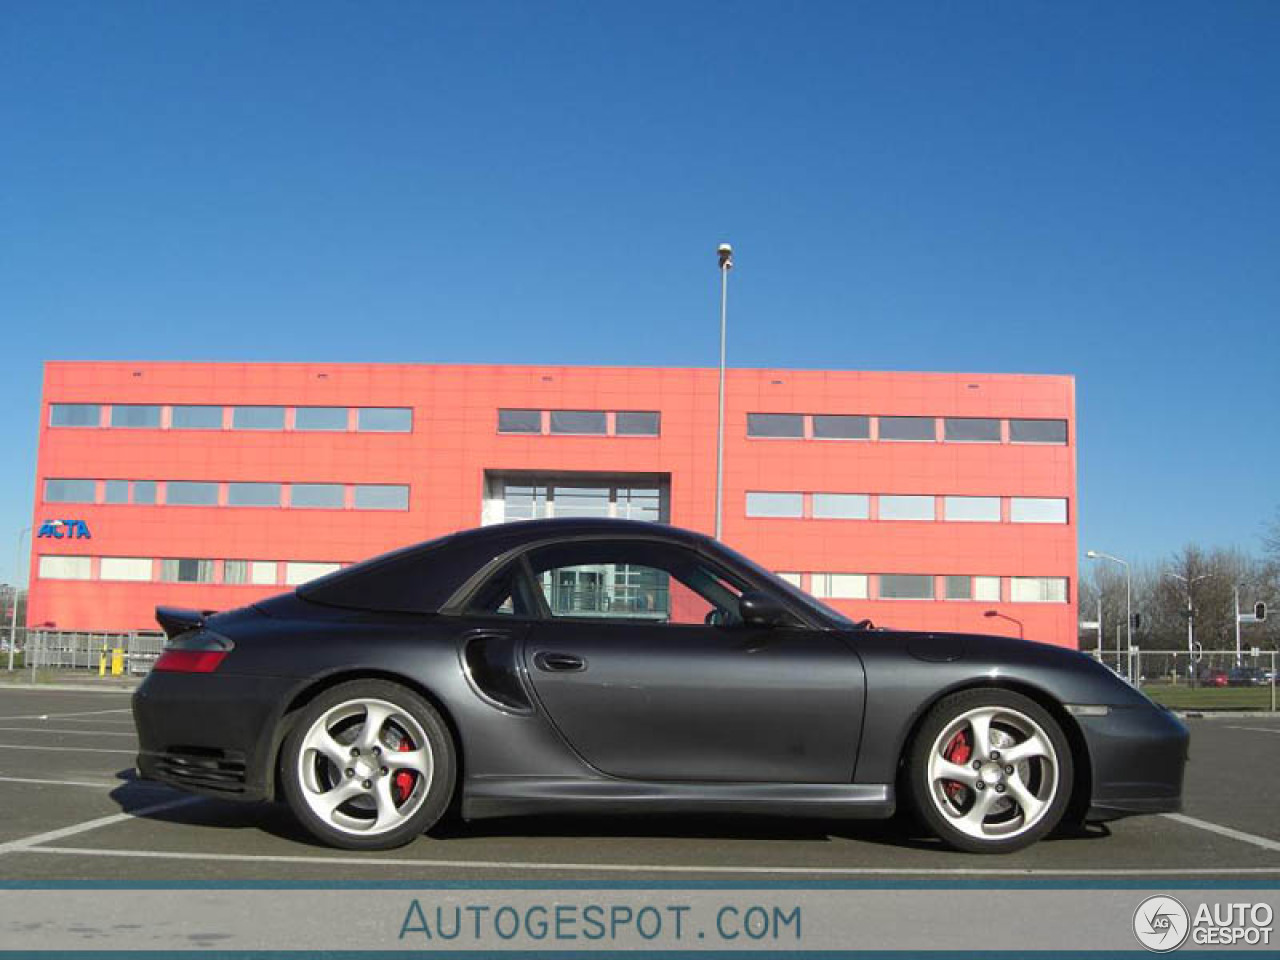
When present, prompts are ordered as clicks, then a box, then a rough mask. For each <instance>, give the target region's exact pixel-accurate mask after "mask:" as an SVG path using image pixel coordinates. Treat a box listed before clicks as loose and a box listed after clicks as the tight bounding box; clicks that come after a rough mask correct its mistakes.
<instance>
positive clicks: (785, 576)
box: [775, 572, 804, 589]
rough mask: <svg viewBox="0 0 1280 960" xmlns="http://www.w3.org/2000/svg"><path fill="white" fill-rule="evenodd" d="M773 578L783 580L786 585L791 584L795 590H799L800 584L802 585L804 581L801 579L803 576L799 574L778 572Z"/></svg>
mask: <svg viewBox="0 0 1280 960" xmlns="http://www.w3.org/2000/svg"><path fill="white" fill-rule="evenodd" d="M775 576H776V577H777V578H778V579H779V580H785V581H786V582H787V583H789V584H791V585H792V586H793V587H796V588H797V589H799V588H800V586H801V584H802V583H804V580H803V579H802V578H803V574H799V573H782V572H779V573H776V574H775Z"/></svg>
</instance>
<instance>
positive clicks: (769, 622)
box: [738, 590, 795, 627]
mask: <svg viewBox="0 0 1280 960" xmlns="http://www.w3.org/2000/svg"><path fill="white" fill-rule="evenodd" d="M738 616H740V617H741V618H742V622H743V623H745V624H746V625H747V626H749V627H783V626H787V625H789V624H792V623H795V618H794V617H793V616H792V615H791V613H790V611H788V610H787V608H786V607H784V606H783V605H782V604H781V603H779V602H778V600H777V599H776V598H775V597H774V596H772V595H771V594H768V593H763V592H761V591H759V590H748V591H747V592H746V593H744V594H743V595H742V596H740V597H739V598H738Z"/></svg>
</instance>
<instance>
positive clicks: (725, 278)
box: [716, 243, 733, 540]
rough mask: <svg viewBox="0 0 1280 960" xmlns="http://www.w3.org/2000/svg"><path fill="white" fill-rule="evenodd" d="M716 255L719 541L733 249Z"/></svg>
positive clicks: (724, 247) (723, 248)
mask: <svg viewBox="0 0 1280 960" xmlns="http://www.w3.org/2000/svg"><path fill="white" fill-rule="evenodd" d="M716 253H717V254H718V255H719V257H720V408H719V413H718V415H717V417H716V539H717V540H719V539H720V534H721V530H722V528H723V522H724V358H725V330H726V326H727V321H728V316H729V315H728V309H729V271H730V270H732V269H733V247H731V246H729V244H727V243H722V244H720V246H719V247H718V248H717V249H716Z"/></svg>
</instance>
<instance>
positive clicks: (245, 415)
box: [231, 407, 284, 430]
mask: <svg viewBox="0 0 1280 960" xmlns="http://www.w3.org/2000/svg"><path fill="white" fill-rule="evenodd" d="M231 429H232V430H283V429H284V407H232V408H231Z"/></svg>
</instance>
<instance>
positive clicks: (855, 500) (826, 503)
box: [813, 493, 871, 520]
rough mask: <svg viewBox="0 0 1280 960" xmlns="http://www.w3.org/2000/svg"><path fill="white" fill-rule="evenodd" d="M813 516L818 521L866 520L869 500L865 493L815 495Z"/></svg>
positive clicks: (869, 505) (869, 508) (869, 509)
mask: <svg viewBox="0 0 1280 960" xmlns="http://www.w3.org/2000/svg"><path fill="white" fill-rule="evenodd" d="M813 515H814V517H815V518H817V519H819V520H866V519H867V517H869V516H871V498H870V497H869V496H867V495H866V494H865V493H815V494H814V495H813Z"/></svg>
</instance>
